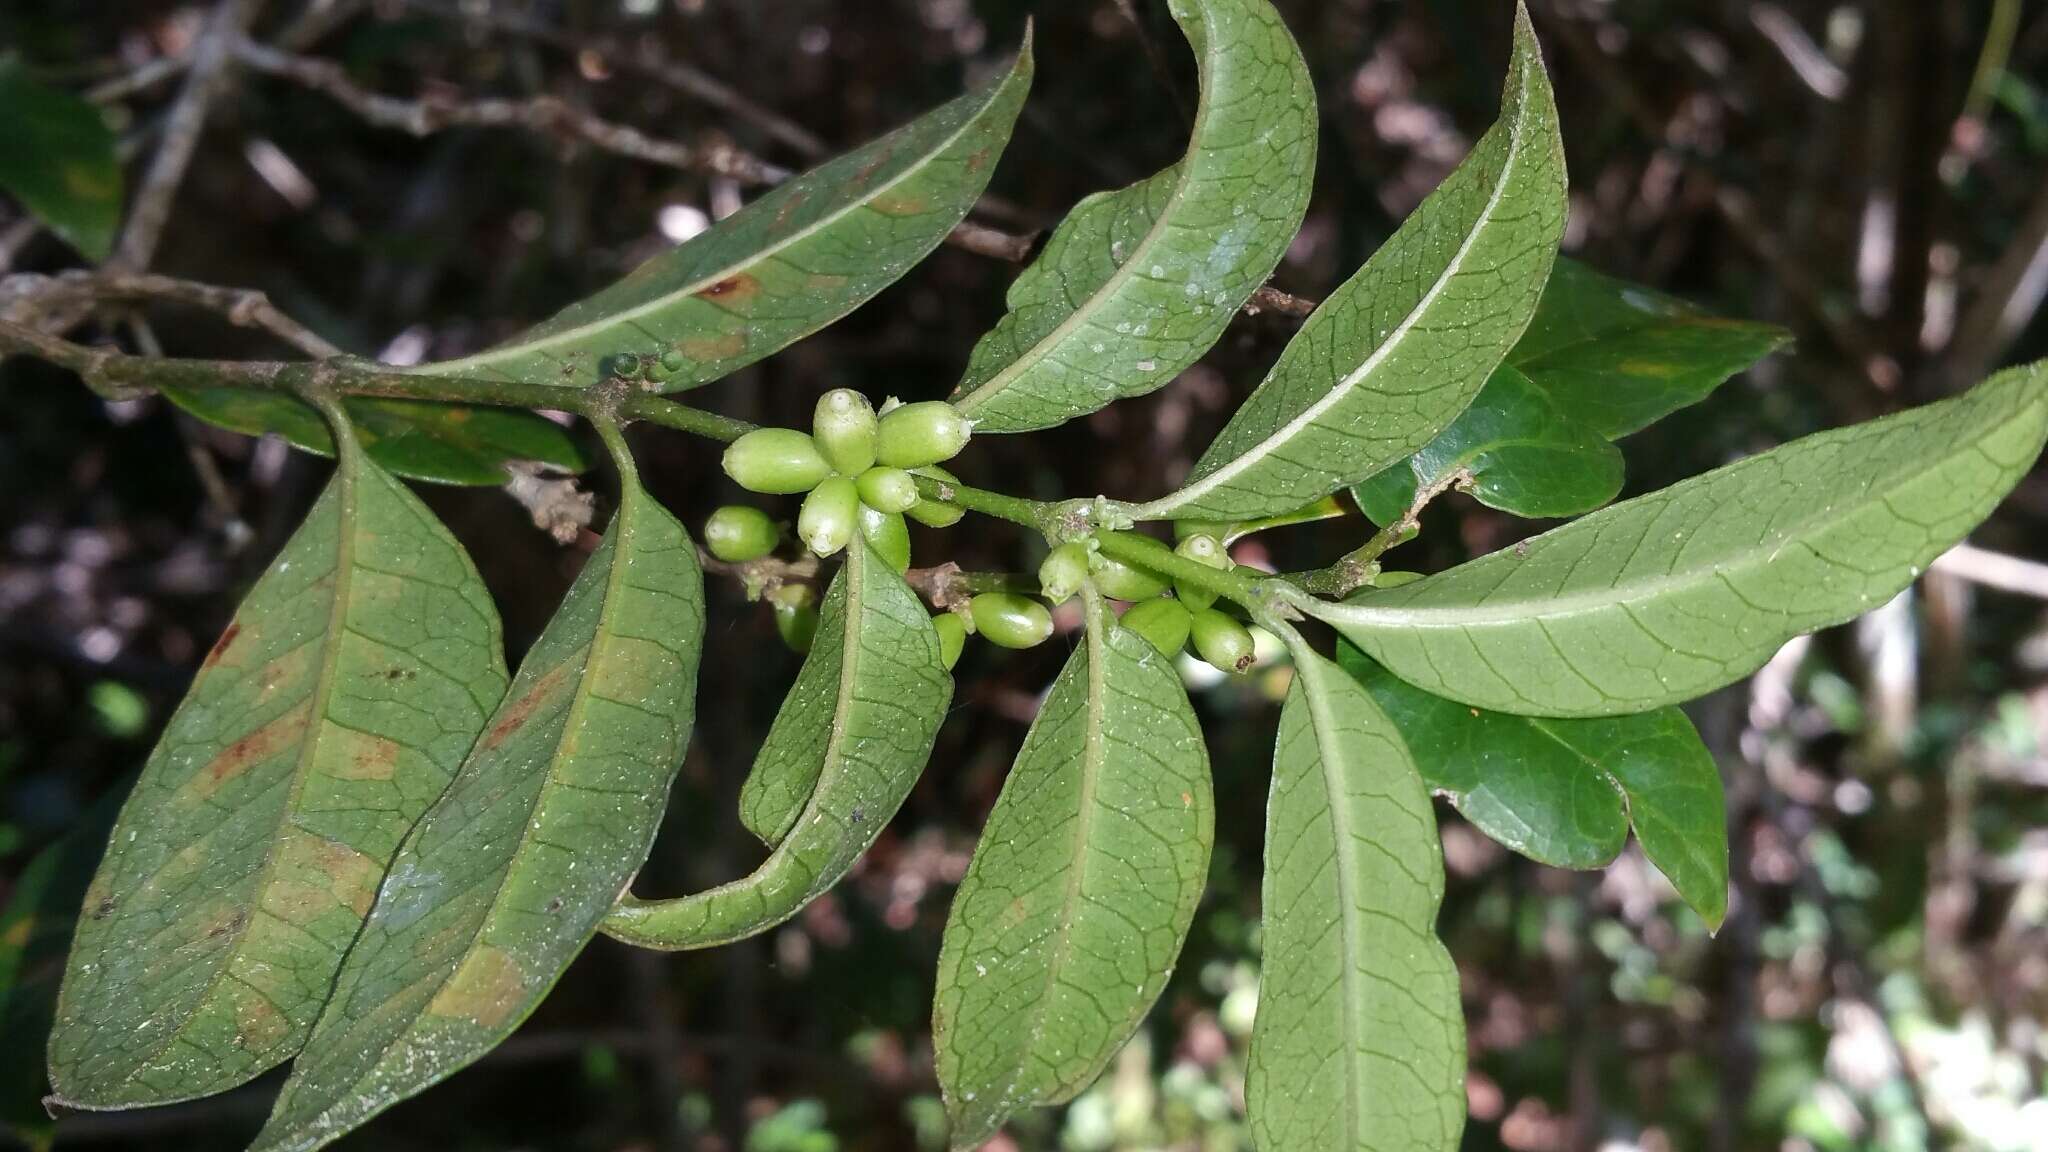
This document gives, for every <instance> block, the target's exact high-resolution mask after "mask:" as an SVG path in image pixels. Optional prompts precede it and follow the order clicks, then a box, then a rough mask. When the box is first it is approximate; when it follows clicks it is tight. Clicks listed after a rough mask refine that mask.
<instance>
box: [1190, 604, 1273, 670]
mask: <svg viewBox="0 0 2048 1152" xmlns="http://www.w3.org/2000/svg"><path fill="white" fill-rule="evenodd" d="M1188 632H1189V634H1190V635H1191V636H1192V637H1193V639H1194V642H1195V651H1196V652H1197V653H1199V654H1200V655H1201V657H1202V659H1204V660H1207V661H1208V662H1209V663H1211V664H1213V665H1215V666H1216V668H1217V669H1218V670H1219V671H1223V672H1228V673H1230V674H1231V675H1233V676H1235V675H1237V674H1238V673H1240V672H1243V671H1245V670H1246V669H1248V668H1250V667H1251V666H1252V661H1253V660H1255V659H1256V658H1257V648H1258V645H1257V643H1256V642H1255V641H1253V639H1252V634H1251V632H1250V630H1249V629H1247V628H1246V627H1245V626H1244V625H1242V624H1239V623H1238V622H1237V621H1235V620H1233V619H1231V618H1230V617H1228V616H1225V615H1224V614H1223V613H1221V612H1218V611H1217V610H1216V609H1214V608H1204V609H1202V610H1201V611H1199V612H1197V613H1195V614H1194V619H1193V621H1192V622H1191V624H1190V626H1189V629H1188Z"/></svg>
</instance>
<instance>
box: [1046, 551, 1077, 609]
mask: <svg viewBox="0 0 2048 1152" xmlns="http://www.w3.org/2000/svg"><path fill="white" fill-rule="evenodd" d="M1087 579H1088V546H1087V545H1086V544H1082V543H1079V542H1069V543H1066V544H1062V545H1060V546H1059V547H1057V548H1055V549H1053V550H1052V551H1051V552H1050V553H1048V554H1047V555H1046V558H1045V563H1043V564H1040V565H1039V566H1038V594H1039V595H1040V596H1043V597H1045V598H1046V599H1047V600H1050V601H1052V602H1053V603H1055V604H1065V603H1066V602H1067V601H1068V600H1069V599H1070V598H1072V597H1073V595H1074V593H1076V592H1079V591H1080V590H1081V583H1082V582H1083V581H1085V580H1087Z"/></svg>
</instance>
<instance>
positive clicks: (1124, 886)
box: [932, 591, 1215, 1148]
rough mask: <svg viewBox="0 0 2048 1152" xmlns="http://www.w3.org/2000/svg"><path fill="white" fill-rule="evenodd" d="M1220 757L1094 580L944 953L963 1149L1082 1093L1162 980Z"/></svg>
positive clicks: (1206, 829) (943, 1065)
mask: <svg viewBox="0 0 2048 1152" xmlns="http://www.w3.org/2000/svg"><path fill="white" fill-rule="evenodd" d="M1213 809H1214V802H1213V799H1212V796H1211V793H1210V783H1209V756H1208V752H1207V751H1206V750H1205V749H1204V748H1203V746H1202V734H1201V729H1200V727H1199V726H1198V725H1197V724H1196V722H1195V716H1194V710H1193V709H1192V708H1190V707H1189V705H1188V699H1187V693H1186V692H1185V691H1184V690H1183V689H1182V688H1181V683H1180V677H1179V676H1178V675H1177V674H1176V673H1175V672H1174V670H1173V662H1172V661H1171V660H1169V659H1168V658H1167V657H1165V656H1162V655H1161V654H1160V653H1159V651H1158V650H1157V649H1155V648H1153V647H1152V645H1151V643H1150V642H1148V641H1146V640H1145V639H1143V638H1142V637H1139V636H1137V635H1135V634H1133V633H1131V632H1127V631H1125V630H1124V629H1123V628H1121V627H1118V626H1117V625H1116V623H1115V621H1114V620H1113V619H1112V618H1111V615H1110V613H1109V612H1108V609H1107V608H1106V607H1105V606H1104V605H1103V603H1102V601H1101V600H1100V599H1099V598H1098V597H1097V596H1096V595H1095V594H1094V593H1093V592H1092V591H1091V592H1089V593H1088V607H1087V630H1086V642H1085V643H1084V644H1083V645H1082V646H1081V647H1079V648H1076V649H1075V650H1074V654H1073V656H1072V657H1071V658H1070V659H1069V660H1068V661H1067V666H1066V667H1065V668H1064V669H1062V670H1061V672H1060V675H1059V678H1058V679H1057V680H1055V681H1054V682H1053V686H1052V691H1051V693H1050V694H1049V695H1048V696H1047V697H1046V700H1045V704H1044V705H1043V707H1041V708H1040V709H1039V713H1038V718H1037V720H1036V721H1034V722H1033V723H1032V725H1031V731H1030V733H1029V734H1028V735H1027V736H1025V738H1024V747H1023V749H1022V750H1021V751H1019V752H1018V754H1017V763H1016V766H1015V767H1013V768H1011V770H1010V777H1009V779H1008V780H1006V781H1005V782H1004V783H1003V791H1002V795H1001V796H999V797H998V798H997V800H996V806H995V809H994V810H993V811H992V812H990V813H989V817H988V824H987V826H986V827H984V828H983V829H982V833H981V842H980V844H979V845H978V846H976V848H975V851H974V862H973V863H972V864H970V865H969V866H968V869H967V876H966V878H965V879H964V880H963V881H962V882H961V885H960V891H959V892H958V893H957V894H956V895H955V896H954V897H953V907H952V911H951V912H950V913H949V914H948V916H947V918H946V936H945V943H944V944H943V946H942V947H941V949H940V952H939V976H938V997H937V1001H936V1003H935V1004H934V1005H933V1008H932V1040H933V1044H934V1045H935V1047H936V1049H937V1060H938V1073H939V1084H940V1086H941V1087H942V1088H943V1089H944V1090H945V1096H946V1111H947V1114H948V1115H949V1116H950V1117H951V1119H952V1125H953V1132H952V1142H953V1145H952V1146H953V1147H955V1148H974V1147H978V1146H980V1144H981V1143H982V1142H983V1141H985V1140H987V1139H988V1138H989V1137H990V1136H992V1135H994V1133H995V1132H996V1130H997V1129H998V1128H1000V1127H1001V1126H1002V1124H1003V1121H1004V1120H1005V1119H1007V1118H1008V1117H1009V1116H1011V1115H1012V1114H1014V1113H1016V1112H1020V1111H1023V1110H1024V1109H1027V1108H1032V1107H1036V1106H1038V1105H1043V1104H1057V1103H1060V1102H1061V1101H1064V1100H1069V1099H1072V1098H1073V1097H1074V1096H1075V1095H1076V1094H1077V1093H1079V1092H1080V1091H1081V1090H1082V1089H1084V1088H1086V1087H1087V1086H1088V1085H1089V1084H1090V1083H1091V1082H1093V1081H1094V1079H1095V1077H1096V1076H1097V1075H1098V1074H1099V1073H1101V1071H1102V1069H1103V1066H1104V1065H1105V1064H1107V1063H1108V1062H1109V1059H1110V1057H1111V1056H1114V1055H1115V1054H1116V1051H1117V1049H1118V1048H1120V1047H1122V1045H1123V1043H1124V1041H1125V1040H1127V1039H1129V1038H1130V1035H1131V1033H1132V1031H1134V1030H1135V1029H1136V1028H1137V1027H1138V1025H1139V1023H1140V1022H1141V1021H1143V1019H1144V1017H1145V1013H1146V1011H1147V1010H1148V1009H1150V1008H1151V1006H1152V1002H1153V1000H1155V999H1157V998H1158V996H1159V992H1160V990H1161V989H1162V988H1164V987H1165V985H1166V979H1167V976H1168V975H1169V974H1170V973H1171V972H1172V970H1173V963H1174V958H1175V957H1176V956H1178V955H1179V954H1180V947H1181V942H1182V941H1183V940H1184V939H1185V937H1186V936H1187V929H1188V922H1189V920H1190V919H1192V917H1193V916H1194V911H1195V904H1196V902H1197V901H1198V900H1199V899H1200V898H1201V894H1202V884H1203V882H1204V880H1205V878H1206V875H1207V871H1208V861H1209V845H1210V837H1211V834H1212V830H1213V823H1214V819H1215V814H1214V810H1213Z"/></svg>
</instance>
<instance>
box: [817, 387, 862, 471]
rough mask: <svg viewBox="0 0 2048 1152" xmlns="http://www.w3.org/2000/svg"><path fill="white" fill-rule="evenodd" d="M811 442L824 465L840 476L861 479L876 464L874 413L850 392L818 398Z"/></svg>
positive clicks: (833, 392) (840, 390)
mask: <svg viewBox="0 0 2048 1152" xmlns="http://www.w3.org/2000/svg"><path fill="white" fill-rule="evenodd" d="M811 438H812V439H814V440H816V441H817V442H818V451H820V452H822V453H824V454H825V462H826V463H827V464H830V465H832V470H833V471H835V472H837V473H839V474H840V475H841V476H858V475H860V474H861V473H863V472H865V471H867V470H868V469H869V468H872V467H874V464H875V409H874V406H873V405H871V404H869V403H868V398H867V397H865V396H863V395H861V394H860V393H858V392H855V391H854V390H853V389H851V388H834V389H833V390H831V391H830V392H827V393H825V394H824V395H823V396H820V397H818V408H817V411H816V412H815V413H814V414H813V415H812V417H811Z"/></svg>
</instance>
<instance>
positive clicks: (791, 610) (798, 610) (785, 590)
mask: <svg viewBox="0 0 2048 1152" xmlns="http://www.w3.org/2000/svg"><path fill="white" fill-rule="evenodd" d="M768 606H769V607H770V608H772V609H774V610H775V631H776V633H777V634H778V635H780V636H781V637H782V642H783V643H784V644H787V645H789V650H790V651H792V652H809V651H810V650H811V639H812V637H814V636H816V635H817V634H818V594H817V593H816V592H813V591H811V586H810V585H808V584H784V585H783V586H782V587H780V588H777V589H775V590H774V591H773V592H770V593H768Z"/></svg>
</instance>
